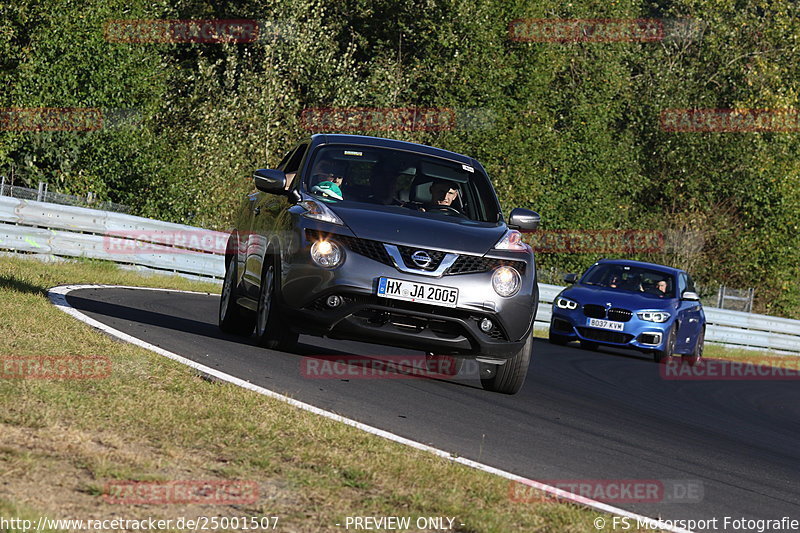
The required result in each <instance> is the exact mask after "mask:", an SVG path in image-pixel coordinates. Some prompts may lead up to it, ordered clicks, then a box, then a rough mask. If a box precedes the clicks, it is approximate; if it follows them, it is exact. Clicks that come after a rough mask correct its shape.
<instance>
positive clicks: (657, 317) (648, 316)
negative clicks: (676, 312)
mask: <svg viewBox="0 0 800 533" xmlns="http://www.w3.org/2000/svg"><path fill="white" fill-rule="evenodd" d="M636 315H637V316H638V317H639V318H640V319H642V320H646V321H648V322H666V321H667V320H669V316H670V315H669V313H666V312H664V311H642V312H641V313H636Z"/></svg>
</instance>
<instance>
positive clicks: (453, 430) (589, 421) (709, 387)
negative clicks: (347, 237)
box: [67, 288, 800, 531]
mask: <svg viewBox="0 0 800 533" xmlns="http://www.w3.org/2000/svg"><path fill="white" fill-rule="evenodd" d="M67 301H68V302H69V303H70V305H72V306H73V307H75V308H77V309H78V310H81V311H83V312H84V313H86V314H87V315H89V316H91V317H92V318H94V319H96V320H98V321H100V322H103V323H105V324H107V325H109V326H111V327H113V328H115V329H118V330H121V331H123V332H125V333H128V334H130V335H132V336H135V337H137V338H140V339H142V340H145V341H147V342H149V343H152V344H155V345H158V346H160V347H162V348H164V349H167V350H170V351H172V352H175V353H177V354H179V355H182V356H183V357H186V358H188V359H192V360H195V361H198V362H200V363H202V364H204V365H206V366H209V367H212V368H216V369H219V370H221V371H223V372H226V373H228V374H232V375H234V376H237V377H239V378H242V379H246V380H248V381H251V382H252V383H254V384H256V385H260V386H262V387H265V388H268V389H270V390H274V391H276V392H279V393H282V394H286V395H289V396H291V397H294V398H296V399H298V400H301V401H304V402H307V403H310V404H312V405H315V406H318V407H320V408H323V409H327V410H330V411H334V412H336V413H339V414H342V415H344V416H346V417H349V418H352V419H355V420H358V421H359V422H363V423H365V424H369V425H372V426H376V427H378V428H381V429H384V430H387V431H391V432H393V433H396V434H398V435H401V436H403V437H406V438H409V439H413V440H416V441H419V442H422V443H425V444H430V445H432V446H435V447H437V448H440V449H443V450H447V451H449V452H453V453H456V454H458V455H460V456H463V457H467V458H469V459H473V460H476V461H480V462H482V463H484V464H488V465H491V466H494V467H497V468H501V469H503V470H507V471H510V472H513V473H516V474H519V475H522V476H526V477H529V478H531V479H535V480H537V481H545V482H556V481H557V480H600V479H603V480H661V481H662V482H664V486H665V493H666V492H669V491H675V492H674V493H672V494H666V498H667V499H670V498H671V497H672V496H673V495H675V496H678V497H681V496H685V497H684V498H682V500H684V501H681V502H679V503H676V502H674V501H656V502H654V501H648V502H633V503H620V502H610V503H611V505H615V506H617V507H621V508H624V509H627V510H630V511H632V512H636V513H640V514H643V515H646V516H650V517H662V518H664V519H689V518H695V519H712V518H717V519H718V522H717V529H716V530H717V531H721V530H723V528H722V520H723V518H724V517H726V516H728V517H732V518H737V519H738V518H741V517H746V518H753V519H756V518H761V519H780V518H782V517H787V516H788V517H790V518H792V519H797V520H800V388H798V385H799V384H798V381H797V380H793V381H775V380H771V381H755V380H750V381H682V380H665V379H663V378H662V377H661V374H660V372H659V366H658V365H656V364H655V363H653V362H652V360H651V359H649V358H648V357H646V356H644V355H639V354H635V353H626V352H622V351H619V352H613V351H606V350H601V351H599V352H589V351H585V350H581V349H580V348H578V347H577V346H576V347H572V346H568V347H556V346H553V345H550V344H549V343H548V342H546V341H543V340H540V339H536V342H535V344H534V359H533V362H532V364H531V369H530V372H529V375H528V380H527V382H526V384H525V387H524V388H523V389H522V391H521V392H520V393H519V394H517V395H515V396H505V395H499V394H494V393H489V392H486V391H484V390H483V389H482V388H481V385H480V381H479V380H477V379H474V378H469V377H461V376H459V377H456V378H453V379H448V380H444V379H426V378H410V377H409V376H408V375H404V376H403V377H405V378H406V379H309V378H308V377H304V376H303V375H302V373H301V363H302V362H303V359H304V357H309V356H318V355H341V354H357V355H370V356H377V355H403V354H414V353H415V352H409V351H403V350H398V349H391V348H386V347H381V346H375V345H369V344H363V343H357V342H343V341H333V340H328V339H320V338H316V337H305V336H304V337H301V338H300V344H299V345H298V347H297V349H296V350H295V352H294V353H282V352H274V351H267V350H264V349H261V348H258V347H257V346H255V343H254V339H252V338H250V339H244V338H241V337H235V336H230V335H226V334H223V333H222V332H221V331H220V330H219V329H218V328H217V326H216V317H217V307H218V302H219V297H218V296H207V295H200V294H185V293H177V292H175V293H173V292H156V291H145V290H135V289H117V288H104V289H82V290H78V291H73V292H71V293H70V294H69V295H68V296H67ZM471 369H472V370H474V368H473V367H472V366H471V365H468V366H467V368H466V370H467V371H469V370H471ZM682 487H683V488H687V487H693V488H691V489H690V490H692V491H694V492H693V493H692V494H687V495H684V494H682ZM698 487H700V489H701V492H700V493H698V492H697V488H698ZM679 499H680V498H679ZM685 500H688V501H685ZM521 505H524V504H521ZM711 530H713V529H711ZM733 530H734V529H732V528H729V529H728V531H733Z"/></svg>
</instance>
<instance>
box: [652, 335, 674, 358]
mask: <svg viewBox="0 0 800 533" xmlns="http://www.w3.org/2000/svg"><path fill="white" fill-rule="evenodd" d="M676 328H677V326H675V327H673V328H672V329H670V330H669V336H667V340H666V342H665V343H664V349H663V350H655V351H654V352H653V361H655V362H656V363H666V362H667V361H668V360H669V358H670V356H671V355H672V354H673V352H675V335H676V333H675V330H676Z"/></svg>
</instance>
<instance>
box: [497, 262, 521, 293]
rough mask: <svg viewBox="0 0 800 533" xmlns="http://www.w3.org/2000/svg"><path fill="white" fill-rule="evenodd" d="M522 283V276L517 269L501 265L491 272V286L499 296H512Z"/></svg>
mask: <svg viewBox="0 0 800 533" xmlns="http://www.w3.org/2000/svg"><path fill="white" fill-rule="evenodd" d="M520 285H522V278H521V277H520V275H519V272H517V269H515V268H513V267H510V266H501V267H500V268H498V269H497V270H495V271H494V274H492V287H494V292H496V293H497V294H499V295H500V296H505V297H508V296H514V295H515V294H517V292H518V291H519V288H520Z"/></svg>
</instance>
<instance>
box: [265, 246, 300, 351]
mask: <svg viewBox="0 0 800 533" xmlns="http://www.w3.org/2000/svg"><path fill="white" fill-rule="evenodd" d="M264 267H265V268H264V274H263V276H262V277H261V290H260V291H259V294H258V311H257V312H256V321H255V322H256V324H255V328H256V339H257V341H258V345H259V346H261V347H263V348H268V349H270V350H281V351H285V350H288V349H289V348H291V347H292V346H294V345H295V343H297V337H298V335H297V333H293V332H292V331H291V330H290V329H289V327H288V325H287V324H286V323H285V322H284V321H283V320H282V319H281V316H280V308H279V306H278V302H277V298H276V297H275V294H276V292H277V291H276V283H275V272H276V269H275V264H274V263H273V262H272V261H269V262H265V263H264Z"/></svg>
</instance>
